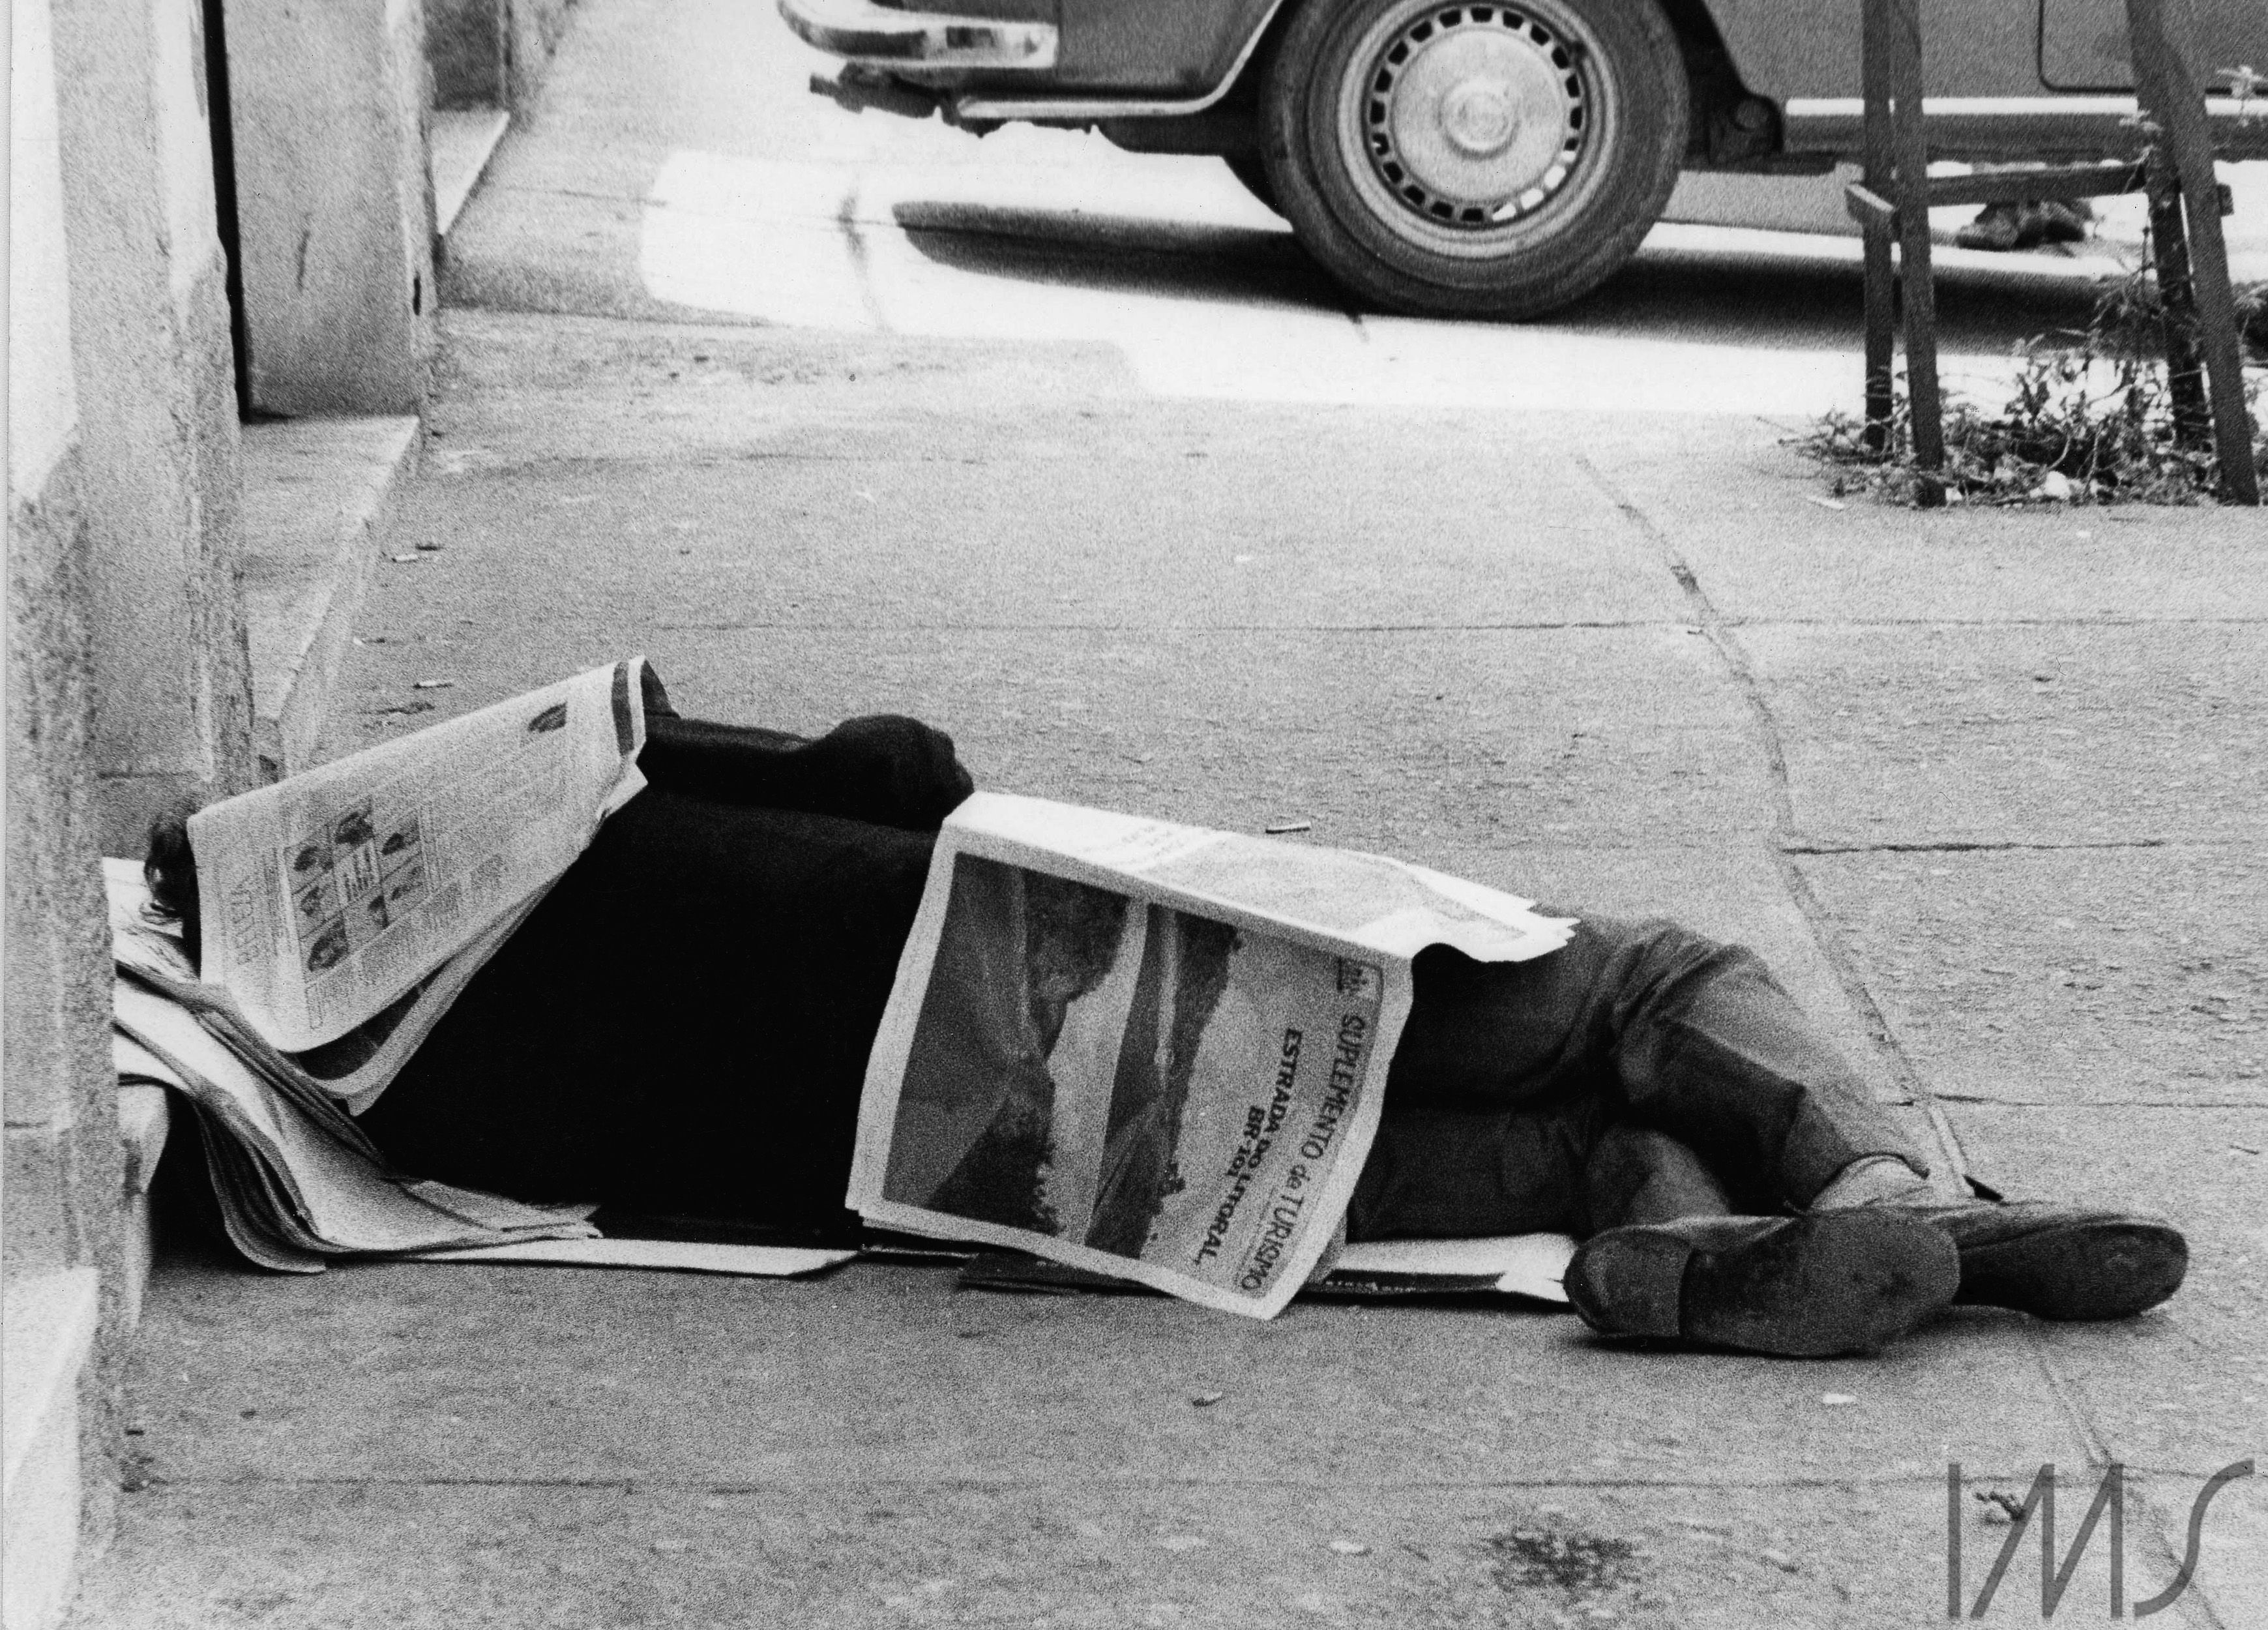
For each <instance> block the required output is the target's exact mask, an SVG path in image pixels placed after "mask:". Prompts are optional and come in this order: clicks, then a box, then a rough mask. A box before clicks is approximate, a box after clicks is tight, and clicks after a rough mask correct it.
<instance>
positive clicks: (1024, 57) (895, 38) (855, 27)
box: [779, 0, 1057, 71]
mask: <svg viewBox="0 0 2268 1630" xmlns="http://www.w3.org/2000/svg"><path fill="white" fill-rule="evenodd" d="M779 12H780V15H781V16H782V17H783V18H786V19H787V26H789V27H790V28H792V29H794V30H795V32H796V33H798V34H799V36H801V37H802V39H803V41H804V42H805V43H806V44H807V45H811V46H814V47H816V48H819V49H820V50H822V51H825V52H827V53H828V55H832V56H840V57H843V58H844V59H846V60H848V61H850V62H853V63H867V64H871V65H872V66H873V67H877V68H893V69H901V70H905V69H922V68H940V69H987V70H1002V69H1019V70H1027V71H1036V70H1044V69H1049V68H1053V67H1054V66H1055V65H1056V46H1057V34H1056V30H1055V29H1054V27H1053V26H1050V25H1049V24H1046V23H1013V22H1002V21H998V20H995V19H992V18H982V17H944V16H940V15H939V14H938V13H936V12H933V11H895V10H893V9H891V8H890V7H888V6H881V5H875V4H873V3H872V0H779Z"/></svg>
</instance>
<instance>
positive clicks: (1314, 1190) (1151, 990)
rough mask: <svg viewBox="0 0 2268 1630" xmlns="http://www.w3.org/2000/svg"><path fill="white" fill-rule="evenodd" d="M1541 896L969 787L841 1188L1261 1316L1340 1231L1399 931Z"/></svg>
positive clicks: (1455, 927) (1396, 1030)
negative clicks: (973, 790) (971, 791)
mask: <svg viewBox="0 0 2268 1630" xmlns="http://www.w3.org/2000/svg"><path fill="white" fill-rule="evenodd" d="M1572 926H1573V925H1572V923H1569V922H1565V921H1559V920H1555V919H1552V918H1544V917H1542V916H1539V915H1537V914H1536V913H1535V911H1534V909H1533V905H1532V903H1531V902H1528V901H1525V900H1520V899H1515V898H1513V896H1509V895H1505V894H1500V893H1499V892H1498V891H1496V890H1495V889H1487V888H1484V887H1482V886H1481V885H1479V884H1476V883H1470V882H1466V881H1462V880H1460V879H1456V878H1452V877H1447V876H1443V875H1442V874H1439V873H1435V872H1430V871H1427V870H1426V869H1425V868H1424V867H1416V866H1410V865H1408V864H1405V863H1403V862H1402V861H1398V860H1392V859H1385V858H1383V857H1381V856H1376V855H1367V854H1357V853H1352V852H1347V851H1344V850H1334V849H1325V848H1320V847H1314V846H1310V845H1300V844H1287V843H1281V842H1276V841H1271V840H1268V839H1263V838H1256V837H1241V836H1238V835H1235V834H1232V833H1226V832H1216V831H1208V830H1203V829H1200V828H1196V827H1187V826H1179V825H1175V824H1173V823H1171V822H1163V821H1152V820H1145V819H1143V818H1141V817H1138V816H1133V815H1113V814H1108V813H1106V812H1103V811H1101V810H1094V809H1082V808H1072V807H1071V806H1067V805H1063V804H1054V803H1049V802H1045V801H1042V800H1037V799H1029V798H1014V797H1007V796H1003V795H1000V794H997V793H977V794H976V796H974V797H972V798H971V799H969V800H968V801H967V802H966V803H964V804H962V805H961V808H959V809H957V810H956V811H954V814H953V815H952V816H951V818H950V819H948V820H947V821H946V825H945V830H944V831H943V832H942V833H941V834H940V836H939V843H938V847H937V852H936V855H935V858H934V859H933V860H932V865H931V869H930V874H929V882H928V887H927V889H926V892H925V893H924V896H923V900H922V904H921V909H920V911H919V913H918V915H917V918H916V919H915V923H914V930H913V935H912V939H911V940H910V941H909V944H908V946H907V948H906V954H905V955H904V956H903V958H902V960H901V961H900V963H899V964H898V973H897V980H896V984H895V987H894V988H893V990H892V992H891V996H890V1001H889V1006H888V1007H887V1010H886V1012H885V1013H884V1015H883V1020H882V1027H881V1031H880V1036H878V1038H877V1039H876V1042H875V1044H874V1050H873V1054H872V1056H871V1058H870V1060H869V1063H868V1066H867V1073H866V1082H865V1095H864V1097H863V1099H862V1101H861V1103H860V1109H859V1126H858V1149H857V1154H856V1156H855V1159H854V1161H853V1164H852V1169H851V1189H850V1194H849V1197H848V1203H849V1204H850V1205H851V1206H852V1207H854V1208H855V1209H857V1210H858V1212H859V1213H861V1214H862V1215H864V1216H865V1218H866V1219H867V1220H868V1221H872V1222H875V1223H879V1224H881V1225H883V1226H885V1227H888V1228H902V1229H905V1230H908V1231H909V1232H914V1233H923V1234H930V1235H939V1236H942V1237H946V1238H952V1239H966V1240H976V1241H981V1242H983V1243H987V1244H992V1245H998V1246H1005V1247H1009V1248H1012V1249H1016V1250H1027V1251H1030V1252H1032V1253H1033V1254H1035V1255H1036V1256H1040V1257H1044V1258H1048V1259H1049V1260H1051V1261H1056V1262H1062V1263H1065V1264H1068V1265H1071V1266H1073V1267H1079V1268H1085V1269H1087V1270H1090V1271H1092V1272H1098V1273H1105V1274H1109V1275H1113V1276H1115V1277H1117V1278H1122V1279H1129V1280H1135V1281H1137V1282H1138V1283H1141V1284H1145V1285H1148V1286H1151V1287H1153V1288H1156V1289H1159V1290H1163V1291H1167V1292H1170V1293H1172V1294H1175V1295H1180V1296H1184V1297H1187V1298H1189V1300H1191V1301H1194V1302H1200V1303H1203V1304H1204V1305H1205V1306H1207V1307H1211V1308H1217V1309H1224V1310H1226V1311H1230V1312H1236V1313H1244V1314H1248V1315H1251V1316H1253V1317H1262V1318H1265V1317H1272V1316H1273V1315H1274V1314H1276V1313H1277V1312H1278V1311H1279V1310H1280V1309H1282V1308H1283V1307H1284V1305H1285V1303H1286V1302H1289V1301H1290V1300H1291V1299H1292V1296H1293V1295H1295V1294H1297V1293H1298V1292H1299V1290H1300V1287H1301V1285H1302V1284H1303V1283H1305V1282H1306V1281H1307V1279H1308V1278H1309V1276H1310V1275H1311V1273H1312V1272H1314V1270H1315V1269H1316V1267H1317V1265H1318V1264H1319V1263H1320V1262H1321V1261H1322V1258H1323V1256H1324V1254H1325V1252H1326V1250H1328V1249H1329V1247H1330V1245H1331V1243H1332V1240H1333V1235H1334V1233H1335V1231H1336V1230H1337V1228H1338V1224H1339V1222H1340V1220H1341V1218H1342V1217H1343V1216H1344V1213H1345V1210H1346V1206H1347V1202H1348V1199H1350V1198H1351V1195H1352V1193H1353V1191H1354V1185H1355V1181H1356V1179H1357V1177H1358V1176H1359V1175H1360V1173H1361V1169H1362V1162H1363V1158H1364V1156H1365V1155H1366V1154H1367V1153H1368V1151H1369V1147H1370V1141H1371V1138H1372V1135H1373V1132H1375V1131H1376V1128H1377V1123H1378V1115H1379V1110H1380V1101H1381V1096H1382V1089H1383V1087H1384V1084H1385V1079H1386V1072H1387V1066H1388V1064H1389V1062H1390V1061H1391V1060H1392V1058H1393V1056H1394V1049H1395V1044H1396V1043H1397V1041H1398V1040H1399V1039H1400V1036H1401V1031H1402V1025H1403V1020H1404V1019H1405V1018H1406V1017H1407V1016H1408V1014H1409V1011H1410V984H1411V979H1410V959H1411V958H1412V957H1413V956H1414V955H1416V954H1417V953H1418V951H1420V950H1422V949H1424V948H1425V947H1426V946H1429V945H1434V944H1447V945H1452V946H1454V947H1456V948H1458V949H1460V950H1462V951H1464V952H1465V953H1466V954H1467V955H1471V956H1473V957H1475V958H1477V959H1479V960H1482V961H1487V962H1520V961H1524V960H1526V959H1528V958H1529V957H1534V956H1540V955H1544V954H1545V953H1547V952H1550V951H1553V950H1556V949H1557V948H1559V947H1560V946H1562V945H1564V944H1565V942H1566V939H1567V935H1568V933H1569V932H1570V931H1571V929H1572Z"/></svg>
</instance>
